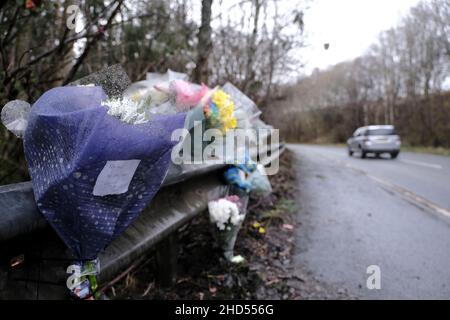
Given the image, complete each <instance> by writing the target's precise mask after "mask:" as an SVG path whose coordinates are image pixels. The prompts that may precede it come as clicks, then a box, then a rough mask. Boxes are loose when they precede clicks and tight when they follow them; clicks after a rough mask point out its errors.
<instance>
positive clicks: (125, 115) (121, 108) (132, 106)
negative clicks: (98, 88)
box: [102, 98, 148, 124]
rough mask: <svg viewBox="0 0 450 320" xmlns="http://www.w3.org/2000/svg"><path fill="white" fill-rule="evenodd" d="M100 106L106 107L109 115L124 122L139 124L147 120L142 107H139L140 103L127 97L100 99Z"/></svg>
mask: <svg viewBox="0 0 450 320" xmlns="http://www.w3.org/2000/svg"><path fill="white" fill-rule="evenodd" d="M102 106H105V107H106V108H108V114H109V115H111V116H113V117H116V118H118V119H119V120H121V121H123V122H126V123H130V124H140V123H145V122H147V121H148V118H147V115H146V113H145V111H144V110H143V108H141V105H140V103H138V102H135V101H133V100H131V99H129V98H122V99H109V100H106V101H102Z"/></svg>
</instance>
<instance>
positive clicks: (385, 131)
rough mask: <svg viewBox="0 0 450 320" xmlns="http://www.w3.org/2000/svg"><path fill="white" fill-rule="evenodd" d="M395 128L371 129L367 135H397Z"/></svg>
mask: <svg viewBox="0 0 450 320" xmlns="http://www.w3.org/2000/svg"><path fill="white" fill-rule="evenodd" d="M396 134H397V133H396V132H395V129H369V130H367V131H366V136H392V135H396Z"/></svg>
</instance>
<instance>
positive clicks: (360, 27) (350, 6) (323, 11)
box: [302, 0, 419, 74]
mask: <svg viewBox="0 0 450 320" xmlns="http://www.w3.org/2000/svg"><path fill="white" fill-rule="evenodd" d="M418 2H419V0H339V1H338V0H312V1H311V4H310V8H309V9H308V10H307V11H306V13H305V31H306V32H307V34H308V43H309V44H310V47H309V48H307V49H305V50H303V54H302V55H303V57H304V59H306V63H307V65H306V67H305V72H306V73H307V74H308V73H310V72H311V71H312V70H313V69H314V68H320V69H323V68H326V67H327V66H330V65H333V64H336V63H338V62H341V61H345V60H350V59H353V58H355V57H358V56H360V55H361V54H363V53H364V51H365V50H366V49H367V48H368V47H369V46H370V45H371V44H372V43H374V41H375V40H376V37H377V34H378V33H379V32H380V31H383V30H386V29H389V28H390V27H392V26H395V25H396V24H397V23H398V21H399V19H400V17H401V16H403V15H405V14H406V13H407V12H408V10H409V8H411V7H413V6H414V5H416V4H417V3H418ZM324 43H329V44H330V47H329V49H328V50H325V49H324Z"/></svg>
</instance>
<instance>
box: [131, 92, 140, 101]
mask: <svg viewBox="0 0 450 320" xmlns="http://www.w3.org/2000/svg"><path fill="white" fill-rule="evenodd" d="M141 98H142V97H141V94H140V93H139V91H137V92H135V93H133V94H132V96H131V100H133V102H136V103H137V102H139V101H140V100H141Z"/></svg>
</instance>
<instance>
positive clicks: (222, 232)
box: [208, 195, 248, 262]
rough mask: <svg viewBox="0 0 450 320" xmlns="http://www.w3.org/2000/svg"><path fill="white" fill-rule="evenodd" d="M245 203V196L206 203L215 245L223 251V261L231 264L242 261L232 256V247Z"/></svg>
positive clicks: (245, 209) (246, 199)
mask: <svg viewBox="0 0 450 320" xmlns="http://www.w3.org/2000/svg"><path fill="white" fill-rule="evenodd" d="M247 201H248V197H246V196H244V197H239V196H238V195H231V196H228V197H225V198H221V199H218V200H215V201H210V202H209V203H208V210H209V219H210V221H211V223H212V225H213V234H214V236H215V238H216V242H217V245H218V246H219V248H220V249H221V250H223V255H224V257H225V259H227V260H228V261H231V262H241V260H242V258H241V257H240V256H234V245H235V243H236V239H237V235H238V233H239V230H240V228H241V225H242V222H243V221H244V219H245V215H246V213H247Z"/></svg>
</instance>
